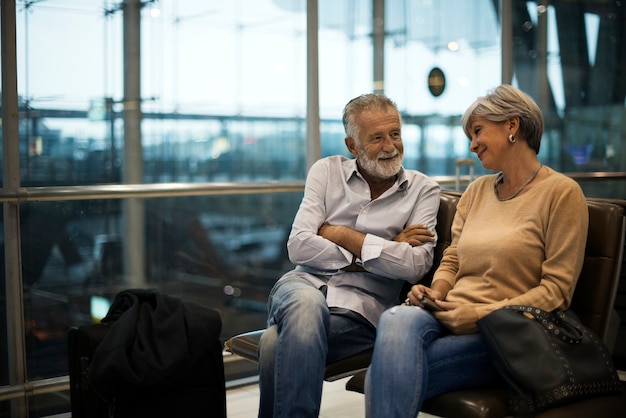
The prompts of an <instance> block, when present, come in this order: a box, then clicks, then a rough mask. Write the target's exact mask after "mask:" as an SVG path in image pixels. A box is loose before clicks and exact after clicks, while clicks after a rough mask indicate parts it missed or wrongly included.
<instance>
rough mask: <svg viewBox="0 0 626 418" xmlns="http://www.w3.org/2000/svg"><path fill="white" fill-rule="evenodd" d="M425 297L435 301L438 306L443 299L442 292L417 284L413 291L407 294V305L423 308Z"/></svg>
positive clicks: (412, 288)
mask: <svg viewBox="0 0 626 418" xmlns="http://www.w3.org/2000/svg"><path fill="white" fill-rule="evenodd" d="M424 296H428V297H429V298H430V299H432V300H433V301H435V303H436V304H439V303H440V302H441V298H442V295H441V292H439V291H438V290H434V289H431V288H430V287H426V286H424V285H423V284H416V285H414V286H413V287H411V290H410V291H409V293H408V294H407V299H406V301H405V303H406V304H408V305H415V306H422V299H423V298H424Z"/></svg>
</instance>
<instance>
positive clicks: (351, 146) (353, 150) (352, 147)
mask: <svg viewBox="0 0 626 418" xmlns="http://www.w3.org/2000/svg"><path fill="white" fill-rule="evenodd" d="M354 141H356V140H355V139H354V138H351V137H349V136H347V137H346V139H345V142H346V147H347V148H348V151H350V154H352V155H353V156H354V157H356V156H357V151H356V144H355V143H354Z"/></svg>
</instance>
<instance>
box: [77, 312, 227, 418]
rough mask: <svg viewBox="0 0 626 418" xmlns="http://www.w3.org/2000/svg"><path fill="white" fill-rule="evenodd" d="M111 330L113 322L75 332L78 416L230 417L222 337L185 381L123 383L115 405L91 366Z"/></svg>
mask: <svg viewBox="0 0 626 418" xmlns="http://www.w3.org/2000/svg"><path fill="white" fill-rule="evenodd" d="M220 325H221V323H220ZM111 326H112V322H107V323H99V324H93V325H85V326H81V327H74V328H71V329H70V330H69V333H68V359H69V376H70V398H71V408H72V418H130V417H133V418H134V417H150V418H160V417H163V418H165V417H167V418H171V417H186V418H195V417H211V418H213V417H224V418H225V417H226V390H225V381H224V362H223V357H222V344H221V342H220V341H219V339H217V338H215V340H214V341H212V342H211V343H210V344H209V349H208V350H206V351H205V352H204V354H203V355H202V356H200V357H199V359H198V360H197V361H196V362H195V363H194V364H193V366H192V367H190V368H189V372H186V373H185V374H184V375H183V376H182V377H181V376H178V377H177V378H176V379H172V380H169V381H167V382H158V383H155V384H147V385H146V384H144V385H137V384H132V383H128V382H122V383H120V385H121V386H122V387H121V388H120V390H119V395H118V396H117V397H116V398H115V399H114V400H113V401H107V400H105V399H104V398H103V397H101V396H99V394H98V393H97V392H96V391H95V390H94V386H93V384H92V382H91V381H90V375H89V371H90V365H91V361H92V358H93V354H94V352H95V351H96V349H97V348H98V346H99V345H100V343H101V342H102V340H103V339H104V338H105V336H106V335H107V334H108V333H109V330H110V328H111Z"/></svg>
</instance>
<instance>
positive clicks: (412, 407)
mask: <svg viewBox="0 0 626 418" xmlns="http://www.w3.org/2000/svg"><path fill="white" fill-rule="evenodd" d="M500 381H501V380H500V377H499V376H498V374H497V372H496V370H495V368H494V367H493V365H492V364H491V361H490V360H489V355H488V352H487V347H486V345H485V342H484V340H483V338H482V336H481V335H480V334H479V333H473V334H467V335H454V334H451V333H450V332H449V331H448V330H447V329H446V328H445V327H443V326H442V325H441V324H440V323H439V321H437V320H436V319H435V317H434V316H433V315H432V314H431V313H430V312H429V311H427V310H425V309H422V308H419V307H416V306H394V307H393V308H391V309H388V310H387V311H385V312H384V313H383V315H382V316H381V318H380V322H379V323H378V335H377V337H376V344H375V345H374V354H373V357H372V364H371V365H370V367H369V369H368V371H367V376H366V379H365V409H366V416H367V417H376V418H379V417H385V418H393V417H402V418H407V417H417V415H418V413H419V411H420V409H421V408H422V403H423V402H424V399H428V398H430V397H432V396H435V395H439V394H441V393H444V392H449V391H452V390H456V389H461V388H472V387H481V386H486V385H489V384H493V383H497V382H500Z"/></svg>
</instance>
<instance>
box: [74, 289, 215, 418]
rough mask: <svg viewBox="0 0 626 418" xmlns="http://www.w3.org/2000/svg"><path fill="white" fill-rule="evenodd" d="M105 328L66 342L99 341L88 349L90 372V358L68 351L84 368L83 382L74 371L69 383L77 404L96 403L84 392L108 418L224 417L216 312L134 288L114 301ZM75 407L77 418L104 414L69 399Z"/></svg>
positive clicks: (148, 290) (91, 330)
mask: <svg viewBox="0 0 626 418" xmlns="http://www.w3.org/2000/svg"><path fill="white" fill-rule="evenodd" d="M102 322H103V323H102V324H98V325H95V327H98V326H102V327H105V328H107V330H106V331H104V332H99V333H94V332H93V329H91V328H93V327H94V326H86V327H81V328H84V332H83V333H82V334H83V335H82V337H81V338H76V336H74V337H73V338H69V339H68V342H69V343H70V345H77V341H80V340H81V339H82V340H85V339H87V340H89V339H92V337H91V336H93V335H98V336H97V337H95V338H96V339H98V338H99V339H100V340H99V341H89V344H87V346H90V347H91V348H92V349H93V352H92V353H87V357H88V358H89V360H88V362H87V363H88V369H87V371H85V370H84V368H85V367H84V366H85V363H86V362H85V353H83V354H79V352H80V351H81V349H80V348H78V349H77V348H76V347H70V350H69V351H70V362H77V363H78V366H76V367H74V369H83V370H82V371H80V372H79V373H80V374H81V375H82V377H75V378H74V379H72V366H70V381H72V380H74V381H75V382H78V383H75V384H72V382H70V383H71V386H72V397H73V398H74V397H75V396H76V397H84V398H91V397H93V394H91V395H89V396H87V395H88V394H87V393H85V389H86V388H85V386H87V389H88V391H89V392H95V394H96V395H97V396H95V398H96V399H102V400H103V401H104V402H105V403H106V404H107V405H108V407H107V409H108V415H109V416H115V417H126V416H151V417H157V416H158V417H161V416H168V414H170V415H169V416H173V415H171V414H172V413H174V414H176V415H177V416H183V415H184V416H186V417H192V416H193V417H202V416H204V417H208V416H225V415H226V396H225V386H224V365H223V360H222V349H221V343H220V341H219V335H220V332H221V326H222V322H221V318H220V316H219V314H218V313H217V312H216V311H215V310H213V309H209V308H207V307H204V306H202V305H199V304H196V303H191V302H185V301H183V300H182V299H180V298H178V297H175V296H170V295H165V294H161V293H160V292H159V291H158V290H155V289H132V290H126V291H122V292H120V293H119V294H118V295H117V296H116V298H115V300H114V301H113V304H112V305H111V307H110V309H109V312H108V313H107V316H106V317H105V318H104V319H103V320H102ZM79 331H80V328H79V329H78V330H74V331H73V332H74V333H77V332H79ZM70 333H72V331H70ZM78 345H80V344H78ZM82 345H83V346H85V344H82ZM72 351H73V352H74V353H75V354H72ZM83 351H84V350H83ZM72 356H74V357H78V358H75V359H72ZM74 374H77V373H76V372H75V373H74ZM85 374H86V376H85ZM85 377H87V379H86V380H87V381H88V384H87V385H85V382H84V381H85ZM81 382H82V383H81ZM79 387H80V389H82V390H83V392H82V393H81V392H79V391H78V389H79ZM75 408H76V409H84V410H85V414H84V415H81V414H80V413H78V414H77V415H76V416H100V415H98V414H100V412H98V414H92V413H90V412H89V409H90V406H89V405H84V404H81V403H80V402H78V400H76V399H72V409H73V411H72V412H73V413H74V409H75ZM102 408H103V407H102V405H99V406H98V408H97V409H98V410H101V409H102ZM137 414H140V415H137ZM180 414H182V415H180Z"/></svg>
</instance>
